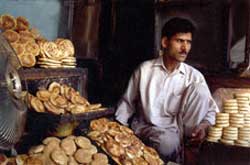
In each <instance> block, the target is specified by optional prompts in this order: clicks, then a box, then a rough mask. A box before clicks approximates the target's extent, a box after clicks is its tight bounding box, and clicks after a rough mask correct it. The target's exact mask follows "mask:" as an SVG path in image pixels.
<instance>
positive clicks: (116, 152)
mask: <svg viewBox="0 0 250 165" xmlns="http://www.w3.org/2000/svg"><path fill="white" fill-rule="evenodd" d="M105 149H107V151H108V152H109V153H110V154H111V155H112V156H115V157H119V156H121V155H124V154H125V150H124V148H123V147H122V146H120V145H119V144H118V143H117V142H115V141H112V140H109V141H106V142H105Z"/></svg>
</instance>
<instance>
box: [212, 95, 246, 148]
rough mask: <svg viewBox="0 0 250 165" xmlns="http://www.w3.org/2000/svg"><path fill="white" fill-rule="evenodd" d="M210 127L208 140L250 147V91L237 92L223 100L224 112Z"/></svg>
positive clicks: (218, 115)
mask: <svg viewBox="0 0 250 165" xmlns="http://www.w3.org/2000/svg"><path fill="white" fill-rule="evenodd" d="M215 123H216V124H215V125H214V126H213V127H210V128H209V132H208V137H207V140H208V141H211V142H221V143H224V144H227V145H237V146H242V147H250V93H235V94H234V98H233V99H227V100H224V102H223V112H221V113H217V114H216V121H215Z"/></svg>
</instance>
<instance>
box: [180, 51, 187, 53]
mask: <svg viewBox="0 0 250 165" xmlns="http://www.w3.org/2000/svg"><path fill="white" fill-rule="evenodd" d="M179 53H180V54H187V51H181V52H179Z"/></svg>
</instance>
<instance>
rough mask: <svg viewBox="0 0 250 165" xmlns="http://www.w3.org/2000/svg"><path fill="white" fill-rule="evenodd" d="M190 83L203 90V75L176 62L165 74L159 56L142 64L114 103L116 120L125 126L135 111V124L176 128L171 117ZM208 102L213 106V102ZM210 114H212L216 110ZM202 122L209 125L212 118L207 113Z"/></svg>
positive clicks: (178, 107)
mask: <svg viewBox="0 0 250 165" xmlns="http://www.w3.org/2000/svg"><path fill="white" fill-rule="evenodd" d="M191 83H202V84H204V85H205V86H206V87H207V84H206V81H205V79H204V77H203V75H202V74H201V73H200V72H199V71H198V70H196V69H195V68H193V67H191V66H189V65H187V64H185V63H180V65H179V67H178V68H177V69H176V70H175V71H173V72H172V73H169V72H168V70H167V69H166V67H165V66H164V64H163V58H162V56H161V57H159V58H157V59H153V60H150V61H146V62H144V63H142V64H141V65H140V66H139V68H138V69H137V70H136V71H135V72H134V74H133V75H132V77H131V79H130V81H129V84H128V88H127V90H126V92H125V94H124V95H123V97H122V99H121V100H120V102H119V104H118V108H117V112H116V119H117V120H118V121H120V122H121V123H123V124H125V125H126V124H128V123H127V122H128V119H129V118H130V117H131V116H132V115H133V114H134V113H135V112H136V111H137V113H139V115H138V116H140V119H139V122H140V121H141V122H144V123H149V124H152V125H154V126H157V127H160V128H169V127H173V126H175V127H176V121H175V120H173V116H176V114H177V113H178V111H179V109H180V104H181V100H182V94H183V92H184V90H185V89H186V88H187V87H188V86H189V85H190V84H191ZM207 88H208V87H207ZM211 99H212V97H211ZM212 103H213V104H215V102H214V101H212ZM211 107H217V106H216V105H215V106H214V105H211ZM204 108H207V107H204ZM211 111H213V113H214V111H218V109H217V108H216V109H213V110H211ZM209 112H210V111H208V113H209ZM211 116H213V117H211ZM204 120H207V121H209V122H210V123H211V124H213V123H214V115H209V114H207V115H205V118H204ZM138 124H139V123H138Z"/></svg>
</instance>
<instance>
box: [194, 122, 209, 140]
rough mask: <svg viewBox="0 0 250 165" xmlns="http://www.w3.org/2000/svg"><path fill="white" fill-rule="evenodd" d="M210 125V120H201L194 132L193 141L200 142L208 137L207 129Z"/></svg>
mask: <svg viewBox="0 0 250 165" xmlns="http://www.w3.org/2000/svg"><path fill="white" fill-rule="evenodd" d="M209 126H210V123H209V122H208V121H203V122H201V123H200V124H199V125H198V126H197V127H195V129H194V130H193V132H192V135H191V143H192V144H200V143H201V142H202V141H203V140H204V139H205V137H206V133H207V129H208V127H209Z"/></svg>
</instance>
